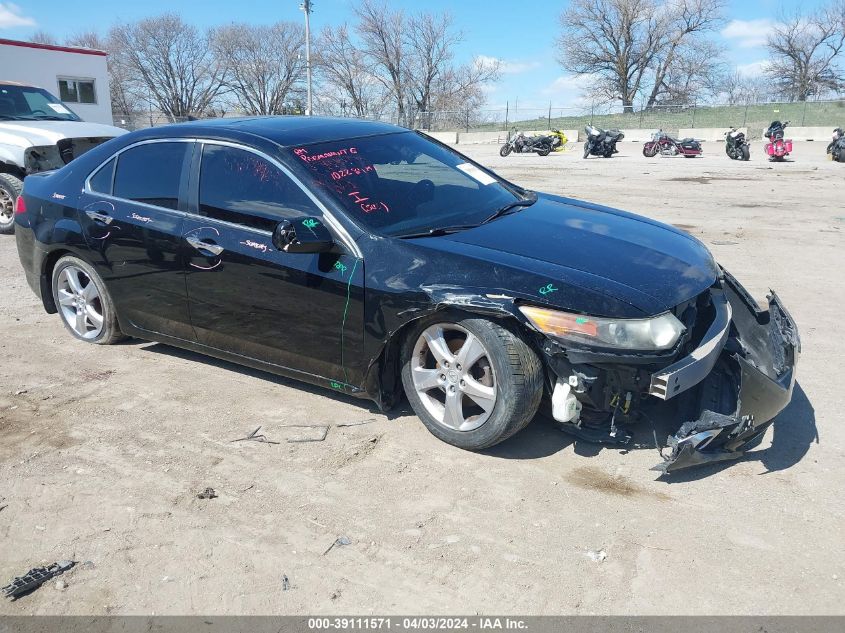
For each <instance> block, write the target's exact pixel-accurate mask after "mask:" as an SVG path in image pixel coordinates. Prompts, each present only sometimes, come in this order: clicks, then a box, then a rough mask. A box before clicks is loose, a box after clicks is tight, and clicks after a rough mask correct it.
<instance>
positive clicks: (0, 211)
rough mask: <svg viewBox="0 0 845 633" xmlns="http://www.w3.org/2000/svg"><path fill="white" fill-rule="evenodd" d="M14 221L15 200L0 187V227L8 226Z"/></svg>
mask: <svg viewBox="0 0 845 633" xmlns="http://www.w3.org/2000/svg"><path fill="white" fill-rule="evenodd" d="M14 221H15V199H14V197H12V194H10V193H9V192H8V191H6V190H5V189H3V188H2V187H0V226H2V227H5V226H9V225H10V224H11V223H12V222H14Z"/></svg>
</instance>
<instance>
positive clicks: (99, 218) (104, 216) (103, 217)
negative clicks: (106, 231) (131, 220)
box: [85, 209, 114, 224]
mask: <svg viewBox="0 0 845 633" xmlns="http://www.w3.org/2000/svg"><path fill="white" fill-rule="evenodd" d="M85 215H87V216H88V217H89V218H91V219H92V220H94V221H95V222H102V223H103V224H111V223H112V221H114V218H113V217H111V216H110V215H109V214H108V213H106V212H105V211H95V210H94V209H88V210H86V211H85Z"/></svg>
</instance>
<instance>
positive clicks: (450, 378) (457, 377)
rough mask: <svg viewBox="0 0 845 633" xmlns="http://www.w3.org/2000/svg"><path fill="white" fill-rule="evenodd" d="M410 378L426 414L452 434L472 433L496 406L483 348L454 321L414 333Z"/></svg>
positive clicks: (493, 378)
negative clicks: (415, 338)
mask: <svg viewBox="0 0 845 633" xmlns="http://www.w3.org/2000/svg"><path fill="white" fill-rule="evenodd" d="M411 378H412V380H413V383H414V388H415V389H416V392H417V395H418V396H419V399H420V401H421V402H422V404H423V406H424V407H425V408H426V410H427V411H428V413H429V414H431V416H432V417H433V418H434V419H435V420H436V421H437V422H438V423H439V424H440V425H442V426H444V427H446V428H448V429H451V430H453V431H472V430H474V429H477V428H478V427H480V426H481V425H482V424H484V423H485V422H486V421H487V419H488V418H489V417H490V414H491V413H492V412H493V408H494V407H495V405H496V399H497V395H498V392H497V388H496V376H495V373H494V371H493V365H492V363H491V361H490V357H489V353H488V352H487V349H486V348H485V347H484V345H483V344H482V342H481V340H480V339H479V338H478V337H477V336H475V335H474V334H472V333H471V332H469V331H468V330H466V329H465V328H463V327H461V326H459V325H457V324H454V323H438V324H435V325H432V326H430V327H428V328H426V329H425V330H424V331H423V332H422V334H420V336H419V338H418V339H417V342H416V344H415V345H414V351H413V354H412V356H411Z"/></svg>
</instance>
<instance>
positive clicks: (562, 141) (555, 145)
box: [549, 130, 569, 152]
mask: <svg viewBox="0 0 845 633" xmlns="http://www.w3.org/2000/svg"><path fill="white" fill-rule="evenodd" d="M549 138H551V139H552V151H553V152H562V151H563V150H564V149H566V144H567V143H568V142H569V139H568V138H566V134H564V133H563V132H561V131H560V130H552V133H551V134H550V135H549Z"/></svg>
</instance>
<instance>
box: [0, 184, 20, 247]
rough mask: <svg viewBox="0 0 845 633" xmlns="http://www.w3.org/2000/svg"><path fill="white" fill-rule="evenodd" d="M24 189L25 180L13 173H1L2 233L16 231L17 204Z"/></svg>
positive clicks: (0, 228) (0, 232) (0, 217)
mask: <svg viewBox="0 0 845 633" xmlns="http://www.w3.org/2000/svg"><path fill="white" fill-rule="evenodd" d="M21 191H23V182H22V181H21V179H20V178H16V177H15V176H13V175H12V174H0V234H2V235H11V234H12V233H14V232H15V204H16V203H17V201H18V197H19V196H20V195H21Z"/></svg>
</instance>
